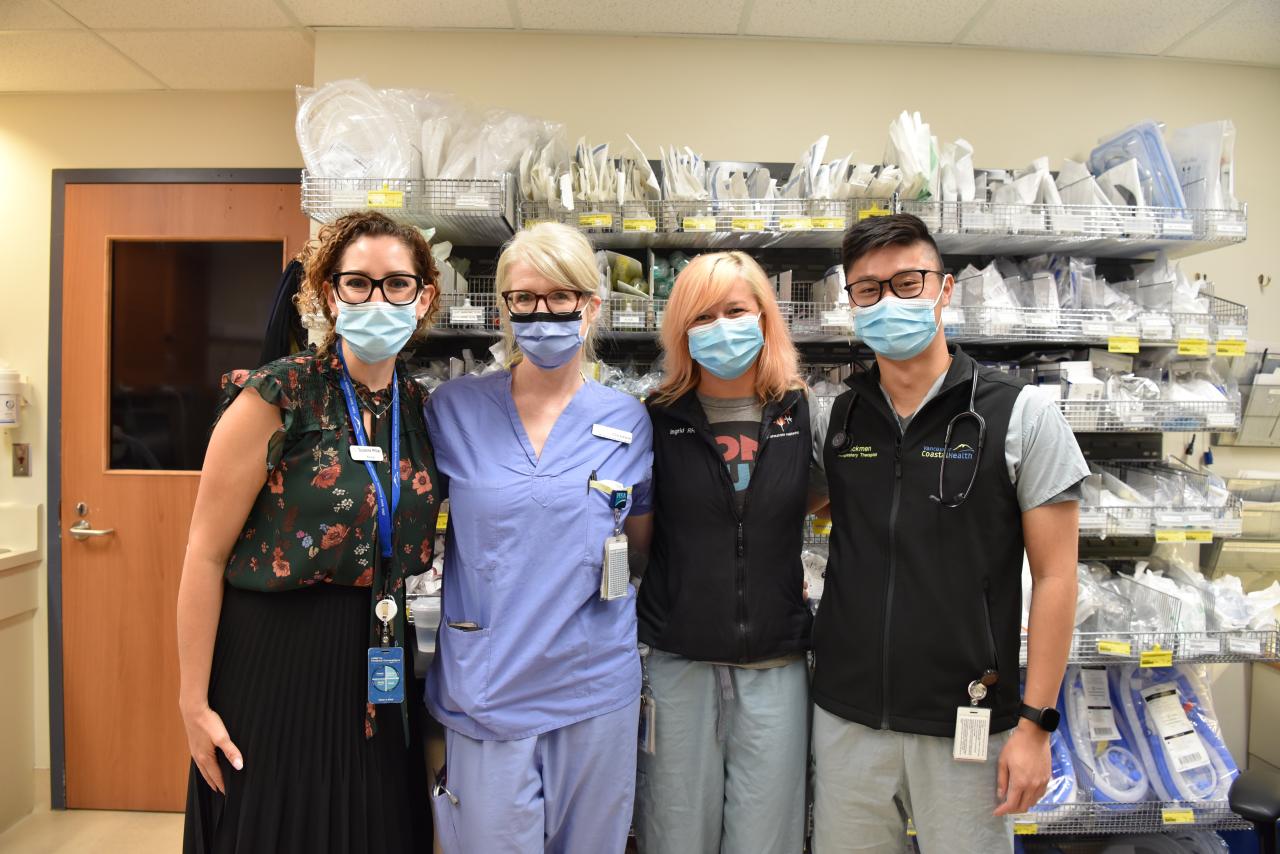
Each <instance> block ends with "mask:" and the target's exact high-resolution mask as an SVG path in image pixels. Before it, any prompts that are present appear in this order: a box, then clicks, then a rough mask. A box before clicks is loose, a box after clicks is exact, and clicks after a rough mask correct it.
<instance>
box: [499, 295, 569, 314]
mask: <svg viewBox="0 0 1280 854" xmlns="http://www.w3.org/2000/svg"><path fill="white" fill-rule="evenodd" d="M587 296H590V294H585V293H583V292H582V291H570V290H556V291H551V292H549V293H545V294H535V293H534V292H533V291H504V292H503V294H502V298H503V299H504V300H505V301H506V303H507V311H509V312H511V316H512V317H524V316H526V315H530V314H534V313H536V312H537V310H538V303H542V304H543V305H545V306H546V307H547V312H548V313H550V314H554V315H556V316H557V317H567V316H569V315H571V314H573V313H574V312H576V311H577V310H578V309H579V308H580V307H581V303H582V298H583V297H587Z"/></svg>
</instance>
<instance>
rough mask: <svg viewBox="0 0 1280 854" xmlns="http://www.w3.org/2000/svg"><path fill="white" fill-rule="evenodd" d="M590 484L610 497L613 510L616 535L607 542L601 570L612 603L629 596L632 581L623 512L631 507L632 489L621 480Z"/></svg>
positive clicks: (602, 593) (605, 596) (603, 587)
mask: <svg viewBox="0 0 1280 854" xmlns="http://www.w3.org/2000/svg"><path fill="white" fill-rule="evenodd" d="M592 474H594V472H593V473H592ZM589 486H590V488H591V489H594V490H597V491H598V492H602V493H604V494H605V495H607V496H608V497H609V509H611V510H612V511H613V536H611V537H609V539H607V540H605V541H604V565H603V566H602V567H601V570H600V598H601V599H602V600H604V601H605V602H611V601H613V600H614V599H621V598H623V597H624V596H626V595H627V587H628V585H629V584H630V582H631V564H630V562H629V561H628V559H627V535H626V534H624V533H622V511H624V510H626V509H627V502H628V501H630V500H631V490H630V489H628V488H626V487H624V486H623V485H622V484H620V483H615V482H613V481H608V480H596V479H595V478H594V477H593V478H592V480H591V482H590V484H589Z"/></svg>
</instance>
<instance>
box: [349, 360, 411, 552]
mask: <svg viewBox="0 0 1280 854" xmlns="http://www.w3.org/2000/svg"><path fill="white" fill-rule="evenodd" d="M335 349H337V351H338V361H340V362H342V397H343V398H344V399H345V400H346V402H347V416H348V417H350V419H351V432H352V433H353V434H354V435H355V439H356V444H359V445H368V444H369V439H368V437H367V436H366V435H365V432H364V419H363V418H362V417H361V416H360V406H359V404H357V403H356V392H355V389H353V388H352V387H351V374H350V373H349V372H348V371H347V359H346V357H345V356H343V355H342V344H341V343H340V342H339V343H337V345H336V348H335ZM396 380H397V377H396V372H395V371H394V370H392V372H391V456H390V457H389V458H388V459H389V462H390V468H391V504H390V505H388V504H387V496H386V493H384V492H383V491H382V482H381V481H379V480H378V473H377V471H376V470H375V469H374V468H373V463H372V462H370V461H369V460H365V461H364V467H365V470H366V471H368V472H369V479H370V480H372V481H373V494H374V497H375V498H377V500H378V545H379V551H380V552H381V553H382V557H383V558H384V559H386V558H389V557H391V554H392V552H393V551H394V550H395V546H394V545H393V544H392V542H391V530H392V529H391V517H392V515H393V514H394V513H395V512H396V508H397V507H399V506H400V386H399V384H398V383H397V381H396Z"/></svg>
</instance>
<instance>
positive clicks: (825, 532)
mask: <svg viewBox="0 0 1280 854" xmlns="http://www.w3.org/2000/svg"><path fill="white" fill-rule="evenodd" d="M813 532H814V533H815V534H817V535H818V536H819V537H829V536H831V520H830V519H814V520H813Z"/></svg>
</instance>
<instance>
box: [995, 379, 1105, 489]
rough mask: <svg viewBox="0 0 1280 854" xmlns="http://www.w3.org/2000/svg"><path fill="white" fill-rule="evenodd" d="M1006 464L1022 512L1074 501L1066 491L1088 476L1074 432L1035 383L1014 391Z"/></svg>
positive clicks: (1049, 396)
mask: <svg viewBox="0 0 1280 854" xmlns="http://www.w3.org/2000/svg"><path fill="white" fill-rule="evenodd" d="M1005 464H1006V466H1007V467H1008V470H1009V477H1010V479H1011V480H1012V481H1013V483H1014V486H1015V487H1016V489H1017V493H1018V506H1019V507H1020V508H1021V509H1022V511H1023V512H1024V513H1025V512H1026V511H1028V510H1033V509H1035V508H1036V507H1040V506H1042V505H1044V504H1048V503H1053V502H1055V501H1058V502H1060V501H1072V500H1078V499H1079V494H1078V491H1077V492H1076V493H1072V492H1069V490H1072V489H1073V487H1076V486H1077V484H1079V483H1080V481H1082V480H1084V479H1085V478H1086V477H1087V476H1088V475H1089V466H1088V464H1087V463H1086V462H1085V459H1084V455H1083V454H1082V453H1081V452H1080V446H1079V444H1077V442H1076V437H1075V434H1074V433H1073V432H1072V431H1071V426H1070V425H1069V424H1067V419H1066V418H1065V417H1064V416H1063V414H1062V410H1060V409H1059V408H1058V405H1057V403H1056V401H1055V400H1054V398H1053V396H1052V395H1050V394H1048V393H1047V392H1045V391H1044V390H1042V389H1039V388H1037V387H1035V386H1027V387H1026V388H1024V389H1023V390H1022V392H1021V393H1020V394H1019V395H1018V399H1017V401H1015V403H1014V407H1013V412H1012V413H1011V417H1010V419H1009V433H1008V436H1007V437H1006V441H1005Z"/></svg>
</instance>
